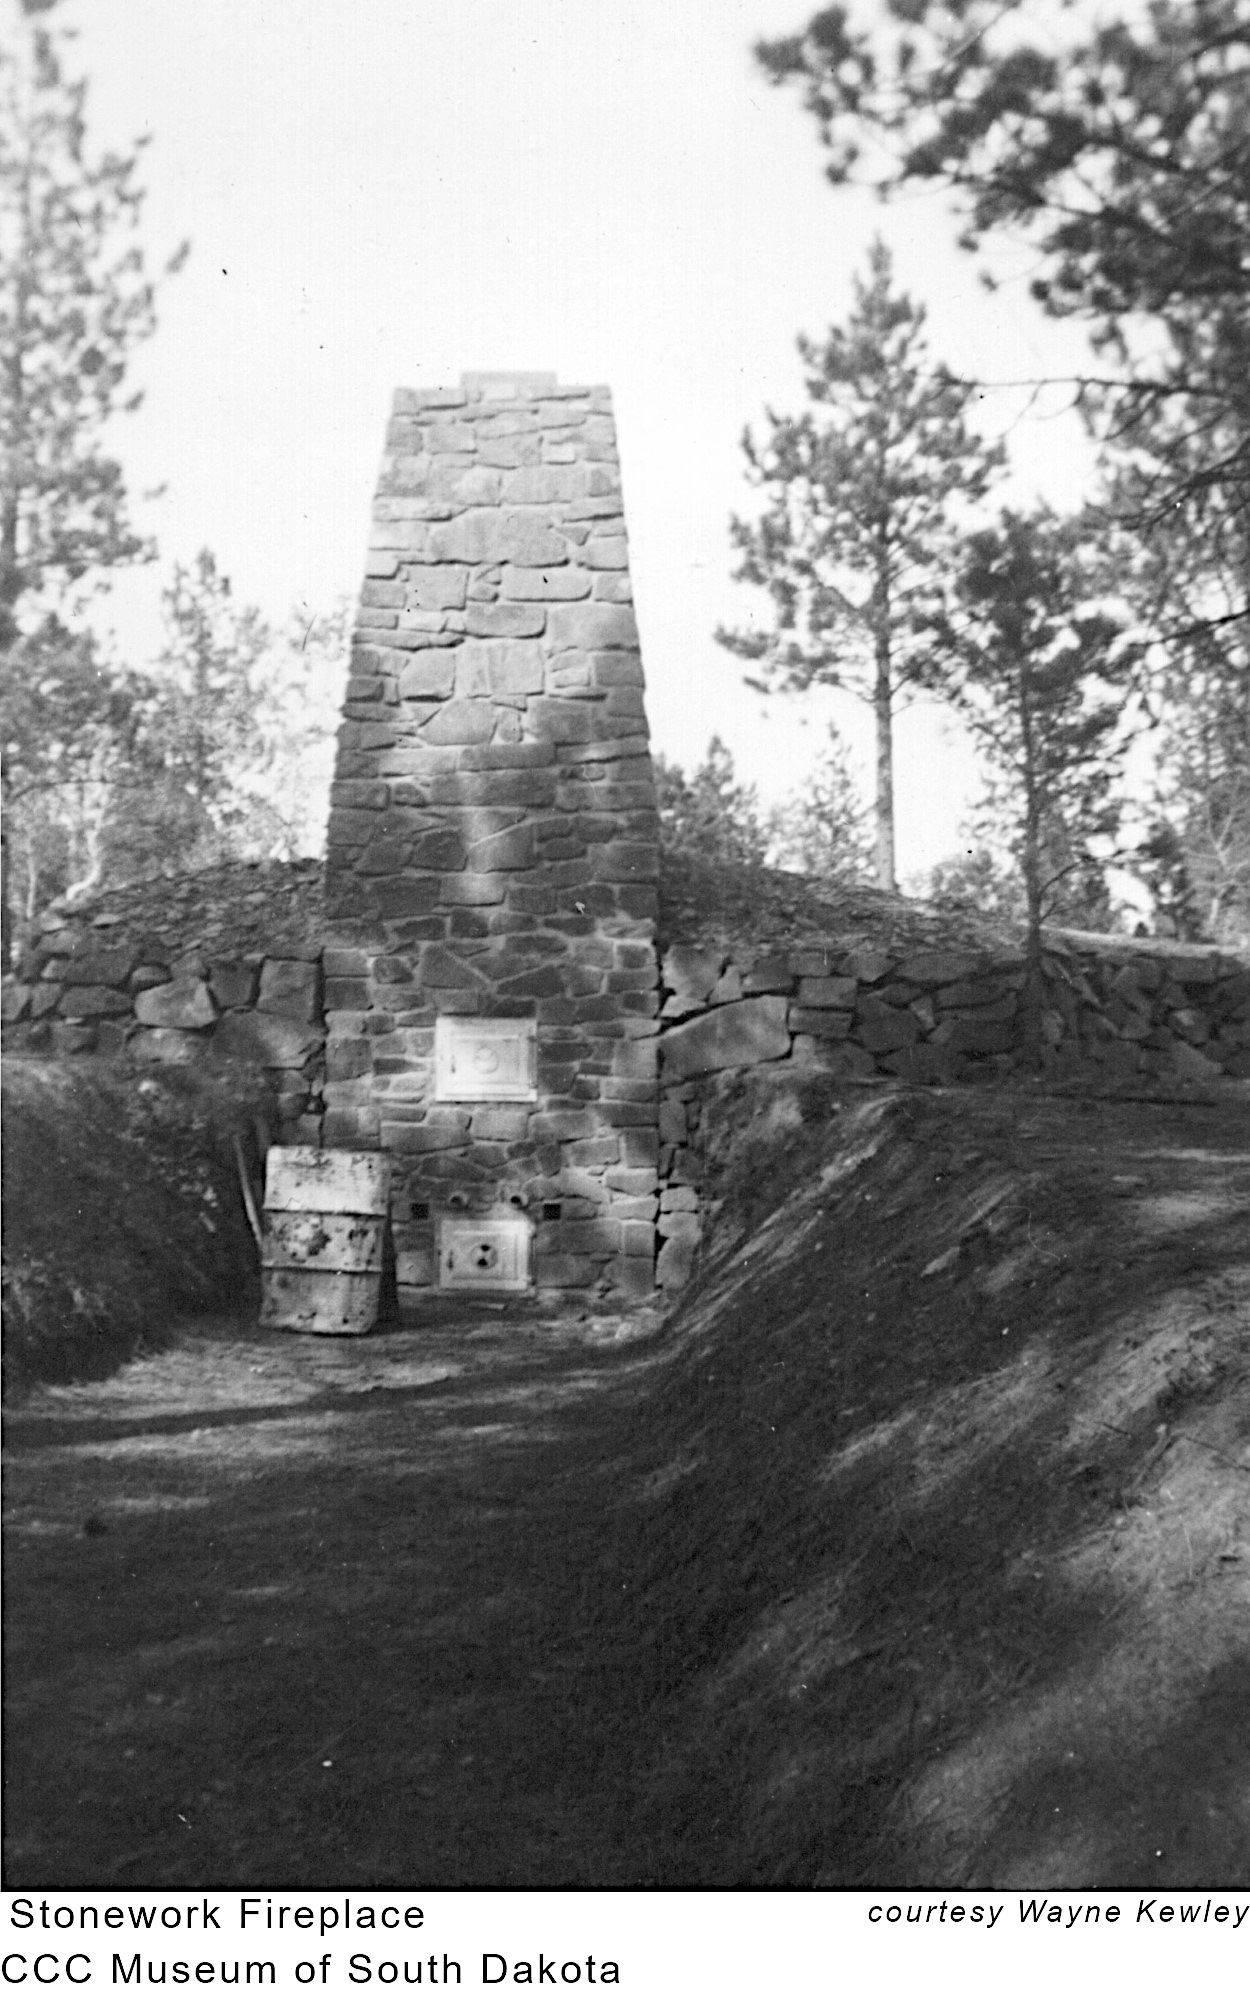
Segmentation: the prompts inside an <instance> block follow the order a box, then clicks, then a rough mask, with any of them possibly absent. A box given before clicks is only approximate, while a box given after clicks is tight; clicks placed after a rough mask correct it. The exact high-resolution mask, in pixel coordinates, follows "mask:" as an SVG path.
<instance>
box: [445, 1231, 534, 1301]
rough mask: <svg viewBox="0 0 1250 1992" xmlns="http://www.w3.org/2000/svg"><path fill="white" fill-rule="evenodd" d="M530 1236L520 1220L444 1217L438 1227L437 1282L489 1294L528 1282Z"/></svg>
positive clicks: (521, 1285) (522, 1287) (511, 1289)
mask: <svg viewBox="0 0 1250 1992" xmlns="http://www.w3.org/2000/svg"><path fill="white" fill-rule="evenodd" d="M530 1237H531V1228H530V1223H529V1220H528V1218H524V1217H445V1218H443V1220H442V1222H441V1223H440V1225H439V1227H438V1283H439V1285H440V1286H443V1287H463V1288H469V1289H473V1288H477V1289H479V1290H481V1291H483V1292H493V1291H497V1290H499V1289H500V1288H503V1289H505V1290H507V1291H510V1292H511V1291H516V1290H517V1289H524V1288H526V1287H528V1285H529V1283H530Z"/></svg>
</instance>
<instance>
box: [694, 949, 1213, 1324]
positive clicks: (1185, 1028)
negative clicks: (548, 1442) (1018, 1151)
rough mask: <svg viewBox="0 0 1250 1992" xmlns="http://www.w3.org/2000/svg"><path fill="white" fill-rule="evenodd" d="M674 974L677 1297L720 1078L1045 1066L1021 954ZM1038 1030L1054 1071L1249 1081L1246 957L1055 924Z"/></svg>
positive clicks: (757, 961) (930, 952)
mask: <svg viewBox="0 0 1250 1992" xmlns="http://www.w3.org/2000/svg"><path fill="white" fill-rule="evenodd" d="M662 975H663V984H664V993H665V1000H664V1004H663V1008H662V1009H661V1012H660V1029H661V1039H660V1084H661V1097H660V1143H661V1146H660V1215H659V1225H658V1228H659V1233H660V1241H661V1242H660V1249H659V1257H658V1261H657V1268H656V1271H657V1280H658V1282H659V1284H660V1286H661V1287H663V1288H665V1289H667V1290H668V1291H670V1292H672V1291H675V1290H676V1289H678V1288H680V1287H681V1286H682V1285H684V1284H685V1282H686V1281H687V1280H688V1279H689V1277H690V1273H691V1270H692V1268H693V1266H694V1264H695V1263H696V1261H697V1258H698V1253H699V1248H700V1243H701V1238H702V1235H703V1228H704V1217H705V1212H704V1210H703V1196H702V1191H703V1167H704V1154H705V1150H706V1145H707V1135H708V1119H709V1115H711V1114H712V1113H714V1111H715V1102H716V1099H717V1095H718V1090H719V1088H720V1086H721V1084H722V1083H723V1082H724V1080H725V1077H726V1075H732V1074H734V1073H739V1072H741V1071H743V1070H744V1069H748V1068H750V1067H752V1066H759V1065H769V1064H779V1063H780V1062H781V1061H789V1062H790V1063H791V1064H792V1065H798V1066H806V1067H808V1068H810V1069H812V1070H818V1071H824V1072H828V1073H829V1074H831V1075H833V1076H835V1077H841V1078H844V1079H848V1080H851V1081H860V1082H868V1081H894V1082H895V1083H898V1082H907V1083H911V1084H917V1083H920V1084H957V1083H968V1082H975V1081H994V1080H1005V1079H1008V1078H1010V1076H1011V1075H1012V1074H1013V1073H1014V1072H1017V1071H1019V1070H1020V1069H1021V1068H1022V1066H1024V1065H1025V1064H1026V1063H1027V1064H1028V1065H1029V1067H1030V1068H1031V1069H1035V1067H1036V1058H1035V1055H1034V1054H1033V1053H1032V1052H1031V1051H1026V1049H1025V1047H1024V1045H1023V1043H1022V994H1023V991H1024V985H1025V967H1024V958H1023V956H1022V955H1020V954H1018V953H1009V952H999V953H996V954H994V953H986V954H977V953H971V952H968V951H965V950H955V949H916V950H912V951H910V952H907V953H892V952H885V951H882V950H876V949H871V948H857V949H853V950H850V951H847V950H845V949H841V948H838V947H836V946H832V945H831V946H828V947H819V946H810V945H804V946H803V947H801V948H795V949H793V950H790V951H784V952H774V953H771V954H769V955H767V956H763V957H759V958H751V959H748V958H743V959H739V960H736V959H734V958H733V957H731V956H730V955H729V954H728V953H726V952H724V951H717V952H712V951H707V950H696V949H692V948H685V947H673V948H670V949H669V951H668V953H667V954H666V955H665V957H664V962H663V969H662ZM1041 1035H1042V1039H1043V1045H1044V1049H1043V1051H1042V1054H1041V1064H1042V1071H1043V1073H1044V1074H1047V1075H1049V1076H1050V1078H1051V1079H1052V1080H1053V1081H1055V1082H1056V1083H1061V1082H1062V1081H1064V1080H1065V1079H1066V1080H1072V1081H1080V1082H1083V1083H1090V1082H1091V1081H1094V1082H1102V1083H1105V1084H1110V1085H1112V1086H1114V1087H1115V1088H1116V1089H1117V1090H1122V1091H1124V1092H1126V1093H1128V1094H1132V1093H1133V1092H1134V1091H1137V1092H1146V1091H1159V1090H1163V1091H1169V1090H1175V1091H1178V1092H1180V1091H1185V1090H1192V1089H1194V1088H1207V1087H1217V1088H1219V1087H1227V1086H1228V1085H1229V1084H1230V1083H1236V1082H1242V1083H1244V1082H1246V1081H1250V964H1248V963H1247V962H1246V961H1245V960H1244V959H1239V958H1236V957H1233V956H1230V955H1227V954H1223V953H1221V952H1220V951H1219V950H1218V949H1215V948H1186V947H1182V946H1176V945H1169V944H1167V943H1160V942H1136V941H1127V940H1125V941H1119V940H1115V939H1113V938H1110V937H1102V936H1099V937H1097V938H1095V937H1093V936H1068V937H1063V936H1057V935H1055V936H1051V937H1049V940H1048V945H1047V950H1046V955H1045V999H1044V1006H1043V1009H1042V1014H1041Z"/></svg>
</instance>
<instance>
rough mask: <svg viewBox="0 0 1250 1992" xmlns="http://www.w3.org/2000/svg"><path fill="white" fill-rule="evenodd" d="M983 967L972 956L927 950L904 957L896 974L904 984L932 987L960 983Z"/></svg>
mask: <svg viewBox="0 0 1250 1992" xmlns="http://www.w3.org/2000/svg"><path fill="white" fill-rule="evenodd" d="M984 966H985V964H984V963H983V962H981V961H980V960H979V959H978V957H977V956H976V955H974V954H960V953H956V952H955V951H954V950H943V949H933V948H927V949H924V950H922V951H921V952H920V953H919V954H913V955H908V956H906V958H905V959H904V960H903V961H901V962H900V963H899V967H898V973H899V975H900V976H901V977H902V979H903V981H905V982H919V983H922V984H924V985H926V986H930V987H932V986H936V985H939V984H941V983H943V982H962V981H963V980H964V979H965V978H967V977H969V976H973V975H975V974H976V973H977V971H978V969H979V968H983V967H984Z"/></svg>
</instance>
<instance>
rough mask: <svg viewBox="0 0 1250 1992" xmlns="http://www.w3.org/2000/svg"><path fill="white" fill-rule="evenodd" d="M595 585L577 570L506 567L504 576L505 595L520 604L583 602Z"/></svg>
mask: <svg viewBox="0 0 1250 1992" xmlns="http://www.w3.org/2000/svg"><path fill="white" fill-rule="evenodd" d="M592 585H593V584H592V582H591V579H590V576H589V574H584V573H582V572H581V571H580V569H578V568H576V567H530V568H525V567H506V568H505V569H504V576H503V592H504V594H505V595H506V596H507V597H509V598H510V599H511V600H513V601H519V602H580V601H583V600H584V599H585V598H586V596H587V595H589V593H590V590H591V587H592Z"/></svg>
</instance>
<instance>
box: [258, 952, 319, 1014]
mask: <svg viewBox="0 0 1250 1992" xmlns="http://www.w3.org/2000/svg"><path fill="white" fill-rule="evenodd" d="M320 982H321V977H320V975H319V973H318V969H317V964H316V963H315V962H311V961H282V960H275V959H271V960H269V961H266V962H265V963H264V964H263V965H262V967H261V971H260V990H259V993H258V995H257V998H256V1007H257V1009H258V1010H267V1011H269V1012H270V1013H271V1014H272V1015H273V1016H277V1017H289V1018H290V1019H291V1020H292V1022H293V1023H297V1024H311V1023H314V1022H315V1021H316V1020H317V1019H318V1018H319V1016H320V1006H321V990H320Z"/></svg>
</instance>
